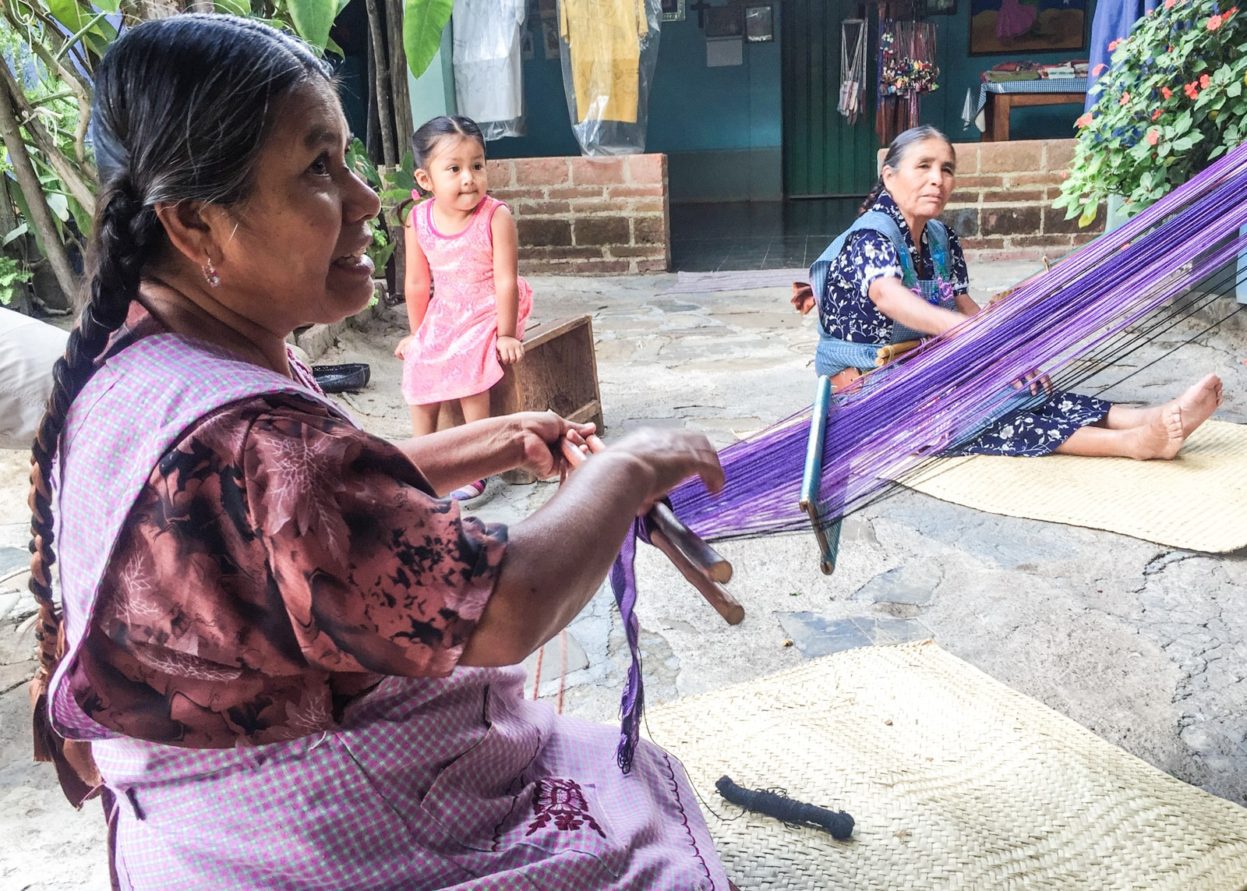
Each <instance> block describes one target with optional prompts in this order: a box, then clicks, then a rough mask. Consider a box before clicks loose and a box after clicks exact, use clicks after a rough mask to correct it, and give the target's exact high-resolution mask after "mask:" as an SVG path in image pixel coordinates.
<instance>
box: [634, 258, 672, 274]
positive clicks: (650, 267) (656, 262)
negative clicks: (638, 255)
mask: <svg viewBox="0 0 1247 891" xmlns="http://www.w3.org/2000/svg"><path fill="white" fill-rule="evenodd" d="M633 265H634V266H635V267H636V271H637V272H638V273H646V272H666V271H668V270H669V269H670V268H671V261H670V260H669V259H667V258H666V257H662V258H658V257H655V258H654V259H652V260H646V259H638V260H637V261H636V262H635V263H634V264H633Z"/></svg>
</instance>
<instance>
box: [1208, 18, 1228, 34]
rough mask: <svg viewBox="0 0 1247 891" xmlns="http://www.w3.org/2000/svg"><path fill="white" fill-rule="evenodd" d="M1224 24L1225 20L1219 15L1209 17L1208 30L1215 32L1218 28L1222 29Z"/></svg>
mask: <svg viewBox="0 0 1247 891" xmlns="http://www.w3.org/2000/svg"><path fill="white" fill-rule="evenodd" d="M1224 22H1225V19H1223V18H1222V17H1221V16H1219V15H1214V16H1209V17H1208V30H1209V31H1215V30H1217V29H1218V28H1220V27H1221V25H1222V24H1223V23H1224Z"/></svg>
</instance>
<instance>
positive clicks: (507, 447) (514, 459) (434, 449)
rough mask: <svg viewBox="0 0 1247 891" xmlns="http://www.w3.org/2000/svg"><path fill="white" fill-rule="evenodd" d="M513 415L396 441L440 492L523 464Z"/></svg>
mask: <svg viewBox="0 0 1247 891" xmlns="http://www.w3.org/2000/svg"><path fill="white" fill-rule="evenodd" d="M513 417H514V416H512V415H502V416H500V417H496V418H485V419H484V420H481V421H473V422H472V423H470V424H460V425H459V426H458V427H451V428H449V429H446V430H438V431H437V432H436V433H429V434H427V435H425V436H417V437H414V438H412V439H405V440H402V441H400V442H397V443H395V445H397V446H398V448H399V449H400V450H401V451H402V452H403V454H405V455H406V456H407V457H408V459H410V461H411V463H413V464H415V465H416V467H418V468H419V469H420V472H421V473H422V474H424V478H425V479H426V480H428V481H429V485H431V486H432V487H433V491H435V492H437V493H438V494H442V493H445V492H449V491H451V490H452V489H454V488H455V487H457V486H461V485H463V484H465V483H469V482H472V481H473V480H480V479H484V478H485V477H488V476H493V475H495V474H499V473H503V472H505V471H508V470H513V469H514V468H516V467H518V466H520V464H521V463H523V461H524V450H523V447H522V445H521V444H520V437H519V434H518V428H517V425H516V424H515V423H514V420H513Z"/></svg>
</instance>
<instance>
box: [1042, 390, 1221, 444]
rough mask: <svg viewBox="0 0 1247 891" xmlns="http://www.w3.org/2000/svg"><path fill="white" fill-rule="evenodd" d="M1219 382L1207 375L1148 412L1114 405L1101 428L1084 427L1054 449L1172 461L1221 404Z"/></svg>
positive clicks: (1143, 409)
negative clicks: (1179, 394) (1168, 459)
mask: <svg viewBox="0 0 1247 891" xmlns="http://www.w3.org/2000/svg"><path fill="white" fill-rule="evenodd" d="M1221 397H1222V393H1221V379H1220V378H1218V377H1217V376H1216V375H1215V374H1210V375H1208V376H1206V377H1205V378H1203V380H1200V381H1198V382H1197V383H1195V384H1193V385H1191V386H1190V387H1188V388H1187V390H1186V392H1184V393H1183V394H1182V395H1181V396H1179V397H1178V398H1177V399H1174V400H1173V401H1172V402H1166V403H1165V404H1164V405H1158V406H1152V407H1149V408H1127V407H1125V406H1120V405H1115V406H1113V407H1112V408H1111V409H1110V410H1109V413H1108V415H1107V416H1106V417H1105V418H1104V421H1103V422H1102V423H1103V426H1095V425H1093V426H1090V427H1083V428H1082V429H1081V430H1077V431H1075V433H1074V435H1073V436H1071V437H1070V438H1069V439H1067V440H1065V442H1063V443H1061V445H1060V446H1059V447H1058V448H1057V450H1056V451H1057V454H1059V455H1085V456H1088V457H1095V458H1103V457H1115V458H1138V459H1140V460H1149V459H1152V458H1162V459H1165V458H1172V457H1174V456H1175V455H1177V454H1178V451H1179V450H1180V449H1181V448H1182V444H1183V443H1184V442H1186V438H1187V437H1188V436H1190V435H1191V434H1192V433H1193V432H1195V430H1196V428H1198V427H1199V425H1200V424H1202V423H1204V421H1206V420H1208V418H1209V417H1210V416H1211V415H1212V413H1213V412H1214V411H1216V410H1217V406H1218V405H1220V404H1221Z"/></svg>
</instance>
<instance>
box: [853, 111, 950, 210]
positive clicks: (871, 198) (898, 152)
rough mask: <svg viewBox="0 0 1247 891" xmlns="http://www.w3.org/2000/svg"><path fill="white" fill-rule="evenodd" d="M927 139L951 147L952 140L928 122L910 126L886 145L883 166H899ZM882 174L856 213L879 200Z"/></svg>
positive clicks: (881, 189)
mask: <svg viewBox="0 0 1247 891" xmlns="http://www.w3.org/2000/svg"><path fill="white" fill-rule="evenodd" d="M928 139H939V140H941V141H942V142H943V143H944V144H945V145H947V146H948V147H949V148H952V145H953V143H952V140H950V139H949V138H948V137H947V136H945V135H944V133H943V132H942V131H940V130H937V129H936V128H935V127H932V126H931V125H930V124H923V125H921V126H919V127H910V128H909V129H908V130H906V131H905V132H903V133H901V134H900V135H899V136H897V137H896V138H895V139H893V140H892V144H891V145H890V146H888V153H887V154H886V155H884V156H883V165H882V166H883V167H891V168H892V169H893V170H895V169H897V168H898V167H900V166H901V162H902V161H904V160H905V155H906V153H908V151H909V149H910V148H911V147H913V146H915V145H917V144H918V143H920V142H926V141H927V140H928ZM883 189H884V186H883V175H882V174H880V176H879V181H878V182H876V183H875V185H874V187H873V188H872V189H871V190H870V192H868V193H867V195H866V200H865V201H863V202H862V203H861V206H860V207H858V209H857V215H858V216H861V215H862V214H864V213H865V212H866V211H868V210H870V209H871V207H873V206H874V204H875V202H876V201H878V200H879V196H880V195H882V194H883Z"/></svg>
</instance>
